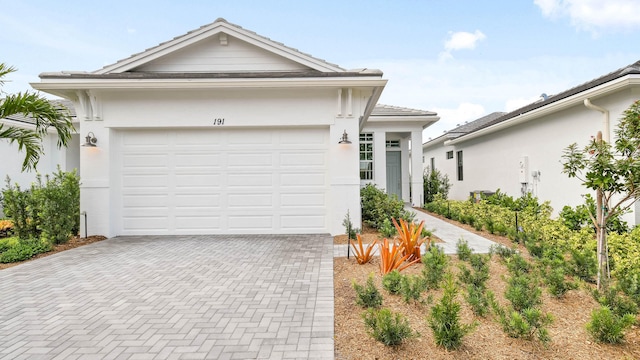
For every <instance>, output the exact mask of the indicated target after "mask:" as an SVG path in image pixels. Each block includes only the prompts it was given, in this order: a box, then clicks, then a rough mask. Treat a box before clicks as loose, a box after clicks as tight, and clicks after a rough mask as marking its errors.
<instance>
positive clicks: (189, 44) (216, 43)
mask: <svg viewBox="0 0 640 360" xmlns="http://www.w3.org/2000/svg"><path fill="white" fill-rule="evenodd" d="M309 70H315V71H320V72H344V71H345V70H344V69H342V68H341V67H339V66H337V65H334V64H330V63H328V62H326V61H324V60H321V59H317V58H314V57H312V56H311V55H308V54H305V53H302V52H300V51H298V50H296V49H293V48H290V47H287V46H285V45H283V44H281V43H278V42H275V41H273V40H271V39H269V38H266V37H263V36H260V35H258V34H256V33H255V32H252V31H248V30H246V29H243V28H242V27H240V26H238V25H234V24H231V23H229V22H227V21H226V20H224V19H222V18H219V19H217V20H216V21H215V22H213V23H211V24H209V25H205V26H202V27H200V28H198V29H196V30H193V31H190V32H188V33H186V34H184V35H182V36H178V37H176V38H174V39H172V40H169V41H167V42H164V43H161V44H159V45H157V46H155V47H152V48H149V49H147V50H145V51H143V52H141V53H138V54H134V55H132V56H130V57H129V58H126V59H123V60H120V61H118V62H116V63H115V64H112V65H108V66H105V67H103V68H102V69H99V70H97V71H94V74H118V73H124V72H136V71H151V72H209V73H211V72H261V71H309Z"/></svg>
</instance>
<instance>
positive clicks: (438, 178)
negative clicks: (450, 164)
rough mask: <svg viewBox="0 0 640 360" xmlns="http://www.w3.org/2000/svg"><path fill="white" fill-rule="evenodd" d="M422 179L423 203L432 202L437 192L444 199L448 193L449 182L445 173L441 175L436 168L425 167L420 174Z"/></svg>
mask: <svg viewBox="0 0 640 360" xmlns="http://www.w3.org/2000/svg"><path fill="white" fill-rule="evenodd" d="M422 180H423V186H424V203H425V204H428V203H430V202H432V201H433V200H434V199H435V196H436V195H437V194H440V195H441V196H442V198H443V199H446V198H447V196H448V195H449V190H450V189H451V183H450V182H449V176H447V175H446V174H445V175H442V174H441V173H440V171H438V170H436V169H431V168H426V169H425V170H424V174H423V175H422Z"/></svg>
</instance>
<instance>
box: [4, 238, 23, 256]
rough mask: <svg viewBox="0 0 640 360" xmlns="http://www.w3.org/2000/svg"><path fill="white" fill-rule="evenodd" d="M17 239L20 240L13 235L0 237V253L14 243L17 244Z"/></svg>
mask: <svg viewBox="0 0 640 360" xmlns="http://www.w3.org/2000/svg"><path fill="white" fill-rule="evenodd" d="M19 241H20V240H19V239H18V238H17V237H15V236H14V237H8V238H3V239H0V253H3V252H5V251H7V250H9V249H11V248H12V247H14V246H15V245H17V244H18V242H19Z"/></svg>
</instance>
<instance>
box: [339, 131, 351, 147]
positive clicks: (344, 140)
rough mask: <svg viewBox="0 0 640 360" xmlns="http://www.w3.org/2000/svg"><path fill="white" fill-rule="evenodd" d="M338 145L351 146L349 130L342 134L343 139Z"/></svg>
mask: <svg viewBox="0 0 640 360" xmlns="http://www.w3.org/2000/svg"><path fill="white" fill-rule="evenodd" d="M338 144H351V141H350V140H349V135H348V134H347V130H345V131H344V132H343V133H342V137H341V138H340V141H338Z"/></svg>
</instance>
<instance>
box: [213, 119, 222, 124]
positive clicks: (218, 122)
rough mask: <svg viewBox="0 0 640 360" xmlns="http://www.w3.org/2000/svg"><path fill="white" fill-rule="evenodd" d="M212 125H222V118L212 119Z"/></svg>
mask: <svg viewBox="0 0 640 360" xmlns="http://www.w3.org/2000/svg"><path fill="white" fill-rule="evenodd" d="M213 125H224V118H218V119H213Z"/></svg>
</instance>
